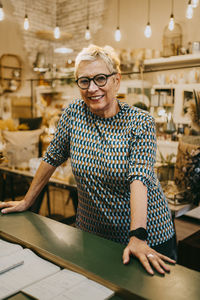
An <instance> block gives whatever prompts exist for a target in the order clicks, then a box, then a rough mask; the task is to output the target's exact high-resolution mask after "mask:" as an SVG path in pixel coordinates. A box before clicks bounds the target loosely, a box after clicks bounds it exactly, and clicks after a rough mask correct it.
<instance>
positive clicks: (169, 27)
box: [168, 14, 174, 31]
mask: <svg viewBox="0 0 200 300" xmlns="http://www.w3.org/2000/svg"><path fill="white" fill-rule="evenodd" d="M168 29H169V30H170V31H173V30H174V15H173V14H171V16H170V19H169V25H168Z"/></svg>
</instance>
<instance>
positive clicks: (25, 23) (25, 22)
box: [24, 14, 29, 30]
mask: <svg viewBox="0 0 200 300" xmlns="http://www.w3.org/2000/svg"><path fill="white" fill-rule="evenodd" d="M28 29H29V19H28V15H27V14H25V16H24V30H28Z"/></svg>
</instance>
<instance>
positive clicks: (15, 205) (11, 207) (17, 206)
mask: <svg viewBox="0 0 200 300" xmlns="http://www.w3.org/2000/svg"><path fill="white" fill-rule="evenodd" d="M28 208H29V205H28V203H27V201H25V200H24V199H23V200H20V201H5V202H1V203H0V210H1V213H2V214H7V213H12V212H21V211H25V210H27V209H28Z"/></svg>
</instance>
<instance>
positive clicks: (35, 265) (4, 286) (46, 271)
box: [0, 249, 60, 299]
mask: <svg viewBox="0 0 200 300" xmlns="http://www.w3.org/2000/svg"><path fill="white" fill-rule="evenodd" d="M22 260H23V261H24V264H23V265H21V266H18V267H16V268H14V269H12V270H10V271H8V272H5V273H3V274H1V275H0V299H4V298H6V297H8V296H11V295H12V294H14V293H17V292H19V291H21V290H22V289H23V288H25V287H26V286H28V285H31V284H33V283H35V282H37V281H38V280H41V279H43V278H45V277H47V276H49V275H52V274H54V273H56V272H58V271H60V267H58V266H56V265H54V264H52V263H50V262H49V261H46V260H44V259H42V258H40V257H39V256H37V255H36V254H35V253H34V252H32V251H31V250H29V249H23V250H19V251H18V252H15V253H13V254H10V255H9V256H4V257H0V264H10V263H15V262H18V261H22Z"/></svg>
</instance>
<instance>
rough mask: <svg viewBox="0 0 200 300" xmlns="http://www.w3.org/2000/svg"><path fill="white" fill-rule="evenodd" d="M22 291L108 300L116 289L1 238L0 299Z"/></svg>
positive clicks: (71, 299) (42, 295) (41, 296)
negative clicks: (62, 267)
mask: <svg viewBox="0 0 200 300" xmlns="http://www.w3.org/2000/svg"><path fill="white" fill-rule="evenodd" d="M19 291H22V292H24V293H25V294H28V295H30V296H32V297H34V298H35V299H41V300H51V299H52V300H53V299H57V300H62V299H66V300H77V299H80V300H90V299H91V300H93V299H95V300H104V299H109V298H110V297H111V296H113V295H114V292H113V291H112V290H110V289H108V288H106V287H104V286H103V285H101V284H98V283H96V282H94V281H92V280H89V279H88V278H87V277H85V276H83V275H80V274H78V273H75V272H72V271H69V270H67V269H63V270H61V268H60V267H58V266H57V265H55V264H53V263H51V262H49V261H47V260H45V259H43V258H41V257H39V256H38V255H36V254H35V253H34V252H33V251H31V250H30V249H26V248H25V249H24V248H23V247H21V246H20V245H17V244H13V243H9V242H7V241H4V240H1V239H0V299H5V298H7V297H9V296H11V295H13V294H15V293H17V292H19Z"/></svg>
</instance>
